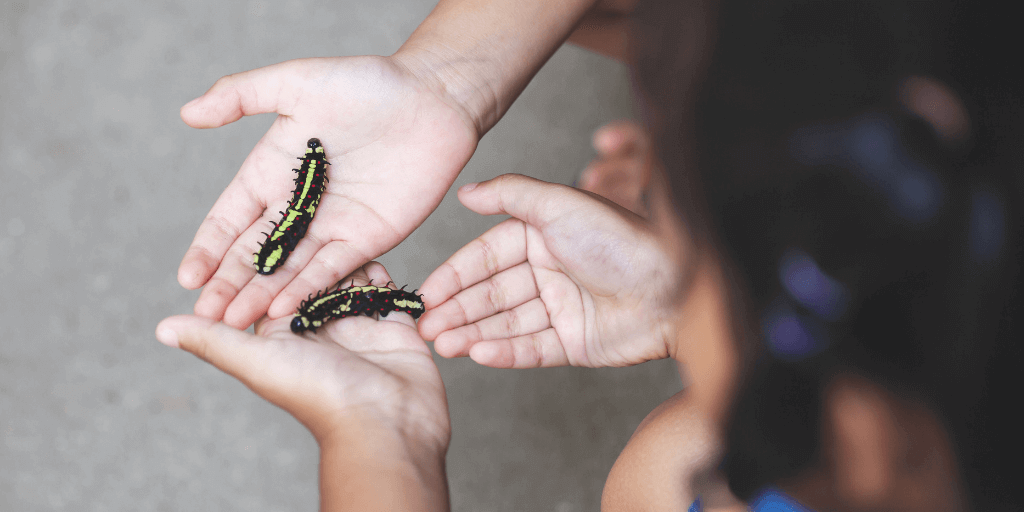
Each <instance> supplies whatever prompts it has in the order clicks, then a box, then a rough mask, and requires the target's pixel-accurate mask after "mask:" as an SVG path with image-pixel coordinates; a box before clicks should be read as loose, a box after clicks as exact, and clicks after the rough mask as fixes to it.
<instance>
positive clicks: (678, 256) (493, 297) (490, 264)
mask: <svg viewBox="0 0 1024 512" xmlns="http://www.w3.org/2000/svg"><path fill="white" fill-rule="evenodd" d="M459 199H460V200H461V201H462V203H463V204H464V205H466V206H467V207H468V208H469V209H471V210H473V211H475V212H477V213H481V214H484V215H494V214H508V215H511V216H512V217H514V218H512V219H509V220H507V221H505V222H503V223H501V224H499V225H497V226H495V227H494V228H492V229H491V230H490V231H488V232H487V233H485V234H484V235H482V236H481V237H480V238H478V239H477V240H474V241H473V242H471V243H470V244H468V245H467V246H466V247H463V248H462V249H460V250H459V251H458V252H456V253H455V254H454V255H453V256H452V257H451V258H449V259H448V261H446V262H445V263H444V264H443V265H442V266H441V267H439V268H438V269H437V270H435V271H434V272H433V274H431V275H430V277H429V278H427V281H426V283H424V285H423V287H422V288H420V292H421V293H422V294H423V298H424V301H425V302H426V303H427V309H428V310H427V313H426V314H425V315H424V316H423V317H422V318H421V319H420V322H419V328H420V333H421V334H422V335H423V337H424V338H425V339H428V340H434V348H435V350H436V351H437V352H438V354H441V355H442V356H445V357H458V356H466V355H468V356H470V357H471V358H473V360H474V361H476V362H478V363H480V364H484V365H487V366H493V367H502V368H532V367H538V366H560V365H573V366H590V367H599V366H626V365H631V364H638V363H642V362H644V361H648V360H652V359H660V358H664V357H668V356H669V355H670V353H671V351H672V350H674V347H672V346H671V344H672V343H673V340H674V337H673V336H672V332H671V331H672V330H673V321H674V318H675V312H676V306H677V303H676V302H677V300H678V290H679V289H680V288H681V286H680V285H681V279H682V274H683V260H684V258H685V254H686V249H685V246H684V244H683V241H682V240H681V239H680V238H679V233H681V230H680V229H679V228H678V224H677V223H671V222H661V221H658V222H652V221H646V220H644V219H642V218H640V217H638V216H636V215H634V214H632V213H630V212H628V211H625V210H623V209H621V208H619V207H617V206H615V205H612V204H610V203H609V202H608V201H605V200H603V199H599V198H596V197H594V196H593V195H591V194H588V193H586V192H581V191H579V190H575V189H572V188H570V187H566V186H563V185H554V184H550V183H544V182H541V181H537V180H534V179H531V178H527V177H525V176H519V175H514V174H508V175H504V176H500V177H498V178H496V179H493V180H490V181H487V182H484V183H480V184H478V185H476V186H475V188H474V186H473V185H467V186H465V187H463V188H462V189H461V190H459ZM659 211H660V209H659ZM658 217H659V218H661V217H662V216H661V215H658Z"/></svg>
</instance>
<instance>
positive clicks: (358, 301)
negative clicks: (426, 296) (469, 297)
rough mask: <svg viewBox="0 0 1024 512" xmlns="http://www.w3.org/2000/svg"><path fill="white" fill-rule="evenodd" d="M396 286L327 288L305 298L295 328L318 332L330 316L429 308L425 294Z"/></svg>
mask: <svg viewBox="0 0 1024 512" xmlns="http://www.w3.org/2000/svg"><path fill="white" fill-rule="evenodd" d="M402 288H403V289H401V290H392V289H391V288H388V287H386V286H374V285H373V284H368V285H366V286H350V287H348V288H340V287H339V288H336V289H334V290H333V291H331V290H330V289H328V290H324V291H322V292H319V293H317V294H316V296H312V295H310V297H309V298H308V299H307V300H305V301H303V303H302V304H301V305H300V306H299V309H298V310H297V311H296V312H295V318H293V319H292V323H291V329H292V332H294V333H296V334H297V333H300V332H302V331H305V330H311V331H313V332H316V330H317V329H318V328H320V327H321V326H322V325H324V324H325V323H326V322H328V321H329V320H333V319H336V318H345V317H349V316H358V315H366V316H371V315H373V314H374V313H380V314H381V315H387V314H389V313H392V312H395V311H399V312H402V313H409V314H410V315H412V317H413V318H419V317H420V315H422V314H423V312H424V311H426V309H425V308H424V306H423V298H422V297H421V296H419V295H417V294H416V291H415V290H413V291H411V292H407V291H405V289H404V288H405V287H404V286H403V287H402Z"/></svg>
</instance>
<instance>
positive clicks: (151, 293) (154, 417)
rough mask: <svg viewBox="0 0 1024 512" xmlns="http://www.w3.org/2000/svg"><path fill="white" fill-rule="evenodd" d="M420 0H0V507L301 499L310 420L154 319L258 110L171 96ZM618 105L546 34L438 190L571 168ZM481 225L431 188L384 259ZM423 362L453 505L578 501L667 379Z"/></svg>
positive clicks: (401, 26)
mask: <svg viewBox="0 0 1024 512" xmlns="http://www.w3.org/2000/svg"><path fill="white" fill-rule="evenodd" d="M431 7H432V3H431V2H430V1H429V0H383V1H379V2H357V1H352V0H346V1H338V2H324V1H317V2H314V1H302V0H293V1H290V2H264V1H250V2H248V3H246V2H228V1H221V0H214V1H210V2H207V1H202V0H185V1H174V2H170V1H152V2H139V1H125V0H119V1H105V2H79V1H71V0H65V1H38V0H32V1H27V0H21V1H12V0H2V1H0V114H2V115H0V175H2V179H0V206H2V209H0V211H2V213H3V215H2V217H0V292H2V294H0V300H2V307H0V326H2V327H0V333H2V337H0V511H42V510H47V511H48V510H74V511H94V510H95V511H100V510H110V511H121V510H125V511H127V510H131V511H136V510H138V511H149V510H160V511H164V510H189V511H192V510H196V511H207V510H209V511H221V510H223V511H234V510H238V511H242V510H244V511H277V510H280V511H290V510H315V508H316V505H317V484H316V471H317V468H316V457H317V453H316V447H315V444H314V442H313V440H312V437H311V436H310V435H309V434H308V433H307V432H306V431H305V430H304V429H303V428H302V427H301V426H300V425H299V424H298V423H297V422H296V421H294V420H293V419H292V418H291V417H290V416H288V415H287V414H285V413H284V412H282V411H281V410H279V409H277V408H275V407H273V406H271V405H269V404H268V403H266V402H264V401H263V400H262V399H260V398H258V397H257V396H255V395H253V394H252V393H251V392H250V391H249V390H248V389H246V388H245V387H244V386H242V385H240V384H239V383H237V382H236V381H234V380H233V379H231V378H229V377H227V376H225V375H223V374H221V373H219V372H218V371H216V370H214V369H213V368H211V367H208V366H207V365H205V364H204V363H202V362H201V361H199V360H197V359H195V358H193V357H192V356H190V355H188V354H185V353H181V352H177V351H174V350H171V349H168V348H165V347H164V346H162V345H160V344H159V343H157V341H156V340H155V338H154V336H153V329H154V327H155V325H156V323H157V322H158V321H159V320H160V319H161V318H163V317H165V316H168V315H171V314H176V313H182V312H189V311H191V307H192V304H193V302H194V300H195V298H196V297H197V293H195V292H188V291H185V290H183V289H182V288H181V287H179V286H178V284H177V282H176V280H175V272H176V268H177V265H178V262H179V260H180V258H181V256H182V255H183V253H184V251H185V249H186V247H187V246H188V244H189V242H190V241H191V239H192V236H193V235H194V233H195V229H196V228H197V227H198V225H199V221H200V220H201V219H202V218H203V216H204V215H205V214H206V212H207V211H208V209H209V208H210V206H211V205H212V204H213V201H214V199H216V197H217V196H218V194H219V193H220V192H221V190H222V189H223V187H224V186H225V185H226V184H227V183H228V181H229V180H230V179H231V177H232V176H233V175H234V173H235V171H236V170H237V166H238V165H239V164H240V163H241V162H242V160H243V159H244V157H245V156H246V155H247V154H248V151H249V150H250V149H251V147H252V145H253V144H254V143H255V142H256V141H257V140H258V139H259V137H260V136H261V135H262V134H263V132H264V131H265V130H266V128H267V127H268V126H269V124H270V122H271V121H272V117H270V116H262V117H257V118H249V119H244V120H242V121H240V122H238V123H235V124H233V125H230V126H228V127H225V128H221V129H217V130H210V131H199V130H193V129H190V128H188V127H187V126H185V125H184V123H182V122H181V121H180V119H179V118H178V108H179V107H180V106H181V105H182V104H184V103H185V102H186V101H188V100H190V99H192V98H193V97H195V96H197V95H198V94H200V93H202V92H203V91H204V90H205V89H206V88H207V87H208V86H209V85H211V84H212V83H213V81H214V80H216V79H217V78H218V77H220V76H221V75H224V74H228V73H232V72H237V71H242V70H247V69H251V68H255V67H259V66H263V65H267V64H272V63H275V62H279V61H282V60H286V59H291V58H297V57H308V56H327V55H357V54H389V53H391V52H393V51H394V50H396V49H397V48H398V47H399V45H400V44H401V42H402V41H404V39H405V38H406V37H407V36H408V34H409V33H411V31H412V30H413V28H415V26H416V25H417V24H418V22H419V21H420V20H422V19H423V17H424V16H425V15H426V14H427V13H428V12H429V10H430V9H431ZM300 27H301V28H300ZM629 112H630V111H629V100H628V86H627V80H626V75H625V71H624V69H623V68H622V67H621V66H620V65H618V64H616V63H614V62H611V61H609V60H607V59H604V58H601V57H598V56H595V55H592V54H589V53H587V52H585V51H582V50H579V49H576V48H563V49H562V50H560V51H559V52H558V53H557V54H556V55H555V57H554V58H553V60H552V61H551V62H550V63H549V64H548V66H547V67H545V69H544V70H543V71H542V72H541V73H540V75H539V76H538V77H537V78H536V79H535V80H534V81H533V83H532V84H531V85H530V87H529V88H528V89H527V91H526V92H525V93H524V95H523V96H522V97H521V98H520V100H519V101H518V102H517V103H516V104H515V106H514V107H513V108H512V110H511V111H510V112H509V114H508V116H507V117H506V118H505V120H504V121H503V122H502V123H501V124H499V126H498V127H497V128H496V129H495V130H494V131H493V132H491V133H490V134H489V135H488V136H487V137H486V138H485V139H484V140H483V142H482V144H481V145H480V148H479V150H478V151H477V154H476V156H475V157H474V158H473V160H472V161H471V162H470V164H469V166H468V167H467V168H466V170H465V172H464V173H463V175H462V176H461V177H460V178H459V181H458V182H457V183H456V185H460V184H462V183H465V182H468V181H472V180H480V179H486V178H489V177H492V176H495V175H498V174H501V173H505V172H521V173H525V174H530V175H533V176H537V177H541V178H544V179H547V180H549V181H556V182H561V183H570V182H572V180H573V177H574V176H575V174H576V173H577V172H578V171H579V170H580V169H582V168H583V166H584V165H585V164H586V162H587V161H588V160H589V159H590V158H591V157H592V152H591V150H590V148H589V143H588V141H589V137H590V133H591V132H592V131H593V130H594V129H595V128H597V127H598V126H600V125H601V124H603V123H604V122H607V121H610V120H614V119H618V118H622V117H627V116H628V115H629ZM498 220H500V219H492V218H480V217H478V216H475V215H474V214H471V213H470V212H468V211H467V210H465V209H464V208H462V207H461V206H460V205H459V204H458V201H457V200H456V199H455V197H454V194H449V196H448V197H447V198H446V199H445V201H444V203H443V204H442V205H441V207H440V208H439V209H438V210H437V211H436V212H435V213H434V214H433V215H432V216H431V217H430V219H429V220H428V221H427V223H426V224H425V225H424V226H423V227H422V228H420V229H419V230H418V231H417V232H416V233H414V234H413V235H412V236H411V237H410V238H409V239H408V240H406V241H405V242H404V243H403V244H402V245H401V246H399V247H398V248H397V249H395V250H394V251H392V252H391V253H389V254H387V255H386V256H385V257H384V258H383V261H384V263H385V264H386V265H387V266H388V268H389V270H390V271H391V274H392V275H393V276H396V278H398V279H400V280H402V281H403V282H409V283H420V282H422V280H423V279H424V278H425V277H426V276H427V274H428V273H429V272H430V271H431V270H432V269H433V268H434V267H435V266H436V265H437V264H439V263H440V262H441V261H443V260H444V259H445V258H446V257H447V256H448V255H450V254H451V253H452V252H453V251H454V250H456V249H457V248H458V247H461V245H462V244H464V243H466V242H468V241H469V240H471V239H472V238H473V237H474V236H476V235H478V234H479V233H482V232H483V231H484V230H485V229H486V228H487V227H489V226H491V225H493V224H494V223H496V222H497V221H498ZM438 363H439V365H440V367H441V371H442V374H443V377H444V380H445V382H446V384H447V386H448V392H449V401H450V403H451V413H452V417H453V424H454V440H453V442H452V446H451V451H450V453H449V459H448V462H449V464H448V468H449V479H450V483H451V491H452V504H453V509H454V510H456V511H505V510H530V511H533V510H551V511H557V512H572V511H583V510H596V509H597V508H598V506H599V503H600V492H601V488H602V485H603V482H604V478H605V476H606V474H607V471H608V469H609V468H610V467H611V464H612V462H613V461H614V459H615V457H616V455H617V453H618V452H619V450H620V449H621V448H622V446H623V445H624V444H625V442H626V440H627V439H628V437H629V435H630V433H631V432H632V431H633V429H634V428H635V427H636V425H637V424H638V423H639V421H640V420H641V419H642V418H643V416H644V415H646V414H647V412H648V411H649V410H650V409H652V408H653V407H654V406H655V405H656V404H657V403H659V402H661V401H662V400H664V399H665V398H667V397H668V396H670V395H671V394H672V393H674V392H675V391H676V390H678V389H679V386H680V385H679V381H678V378H677V377H676V375H675V371H674V368H673V366H672V365H671V364H666V363H665V362H659V363H652V364H646V365H641V366H639V367H634V368H628V369H608V370H584V369H575V368H562V369H551V370H531V371H497V370H491V369H487V368H482V367H478V366H476V365H475V364H474V363H472V362H471V361H469V360H440V359H439V361H438Z"/></svg>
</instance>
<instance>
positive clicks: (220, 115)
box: [181, 61, 301, 128]
mask: <svg viewBox="0 0 1024 512" xmlns="http://www.w3.org/2000/svg"><path fill="white" fill-rule="evenodd" d="M299 66H301V63H300V61H287V62H281V63H279V64H274V65H271V66H266V67H262V68H259V69H253V70H251V71H245V72H242V73H235V74H233V75H227V76H224V77H221V78H220V79H219V80H217V81H216V82H215V83H214V84H213V87H210V90H208V91H206V93H204V94H203V95H202V96H200V97H198V98H196V99H194V100H192V101H190V102H188V103H186V104H185V106H183V107H181V119H182V121H185V124H187V125H189V126H191V127H193V128H217V127H218V126H224V125H226V124H228V123H233V122H235V121H238V120H239V119H241V118H242V116H251V115H254V114H266V113H270V112H277V113H280V114H287V112H282V111H281V105H282V104H291V102H287V103H286V102H282V99H285V98H288V97H290V95H291V93H290V91H291V87H290V83H289V80H288V78H289V77H291V76H294V73H295V72H296V71H297V69H298V67H299Z"/></svg>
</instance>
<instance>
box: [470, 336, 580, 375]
mask: <svg viewBox="0 0 1024 512" xmlns="http://www.w3.org/2000/svg"><path fill="white" fill-rule="evenodd" d="M469 357H470V359H472V360H473V361H476V362H477V363H479V364H482V365H484V366H490V367H491V368H547V367H552V366H566V365H568V364H569V358H568V357H567V356H566V354H565V351H564V350H562V343H561V341H560V340H559V338H558V333H556V332H555V330H554V329H545V330H543V331H541V332H538V333H534V334H528V335H526V336H518V337H515V338H512V339H509V340H493V341H481V342H479V343H477V344H475V345H473V347H472V348H470V349H469Z"/></svg>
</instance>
